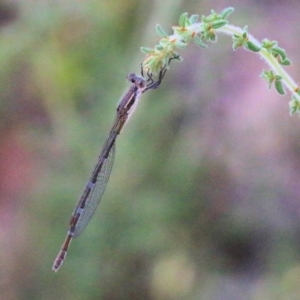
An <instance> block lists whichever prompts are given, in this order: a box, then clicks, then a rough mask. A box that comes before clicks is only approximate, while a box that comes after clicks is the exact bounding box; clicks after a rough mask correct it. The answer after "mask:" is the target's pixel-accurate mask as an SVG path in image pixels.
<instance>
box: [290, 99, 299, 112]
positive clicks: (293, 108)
mask: <svg viewBox="0 0 300 300" xmlns="http://www.w3.org/2000/svg"><path fill="white" fill-rule="evenodd" d="M289 107H290V115H292V114H294V113H296V112H299V111H300V102H299V100H298V99H297V98H296V97H295V96H294V95H293V96H292V100H291V101H290V102H289Z"/></svg>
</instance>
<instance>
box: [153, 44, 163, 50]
mask: <svg viewBox="0 0 300 300" xmlns="http://www.w3.org/2000/svg"><path fill="white" fill-rule="evenodd" d="M163 49H164V47H163V46H162V45H156V46H155V50H157V51H161V50H163Z"/></svg>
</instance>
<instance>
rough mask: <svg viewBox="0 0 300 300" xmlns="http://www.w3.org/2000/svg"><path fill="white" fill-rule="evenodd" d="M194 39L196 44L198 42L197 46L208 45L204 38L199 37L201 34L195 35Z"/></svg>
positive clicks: (204, 46)
mask: <svg viewBox="0 0 300 300" xmlns="http://www.w3.org/2000/svg"><path fill="white" fill-rule="evenodd" d="M193 41H194V42H195V44H196V45H197V46H199V47H200V48H206V47H207V45H206V44H204V42H203V41H202V39H201V38H200V37H199V35H195V36H194V37H193Z"/></svg>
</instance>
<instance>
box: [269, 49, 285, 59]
mask: <svg viewBox="0 0 300 300" xmlns="http://www.w3.org/2000/svg"><path fill="white" fill-rule="evenodd" d="M272 51H273V52H274V53H277V54H278V55H280V57H281V58H282V60H285V59H286V52H285V50H284V49H282V48H279V47H274V48H272Z"/></svg>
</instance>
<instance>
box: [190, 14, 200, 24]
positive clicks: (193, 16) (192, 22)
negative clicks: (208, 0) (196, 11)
mask: <svg viewBox="0 0 300 300" xmlns="http://www.w3.org/2000/svg"><path fill="white" fill-rule="evenodd" d="M198 18H199V15H191V16H190V22H191V24H195V23H197V21H198Z"/></svg>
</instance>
